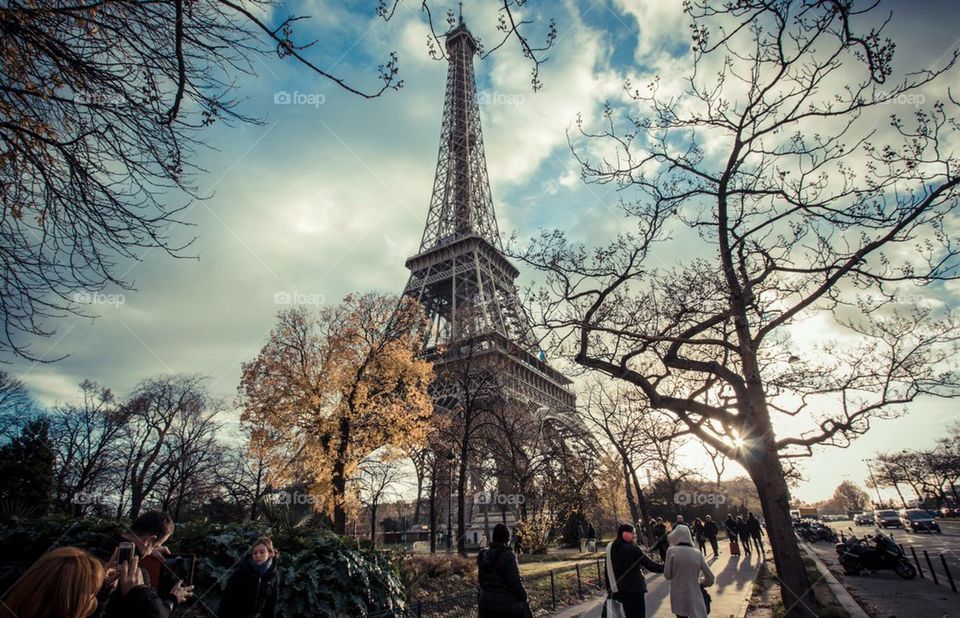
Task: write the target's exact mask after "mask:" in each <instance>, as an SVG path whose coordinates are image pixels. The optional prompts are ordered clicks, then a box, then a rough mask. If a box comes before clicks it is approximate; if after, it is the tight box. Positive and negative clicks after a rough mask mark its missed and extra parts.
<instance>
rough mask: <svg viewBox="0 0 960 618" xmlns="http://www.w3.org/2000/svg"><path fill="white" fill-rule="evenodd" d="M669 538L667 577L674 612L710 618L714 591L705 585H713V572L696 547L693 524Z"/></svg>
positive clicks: (682, 617)
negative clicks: (710, 590) (709, 590)
mask: <svg viewBox="0 0 960 618" xmlns="http://www.w3.org/2000/svg"><path fill="white" fill-rule="evenodd" d="M669 541H670V549H669V550H667V561H666V563H665V564H664V565H663V567H664V568H663V576H664V578H666V579H667V581H669V582H670V611H672V612H673V613H674V614H675V615H676V616H679V617H680V618H707V614H708V613H709V611H710V610H709V607H708V601H709V599H710V594H709V593H708V592H706V590H705V588H709V587H710V586H712V585H713V582H714V576H713V572H712V571H711V570H710V567H709V566H708V565H707V561H706V559H705V558H704V557H703V554H702V553H700V552H699V551H697V550H696V549H694V548H693V539H692V538H691V536H690V528H689V527H687V526H680V527H677V529H675V530H674V531H673V532H671V533H670V538H669Z"/></svg>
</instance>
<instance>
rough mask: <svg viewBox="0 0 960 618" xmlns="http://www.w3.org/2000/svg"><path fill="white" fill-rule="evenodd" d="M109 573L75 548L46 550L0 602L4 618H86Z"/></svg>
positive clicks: (93, 607)
mask: <svg viewBox="0 0 960 618" xmlns="http://www.w3.org/2000/svg"><path fill="white" fill-rule="evenodd" d="M106 577H107V573H106V570H105V569H104V567H103V563H101V562H100V561H99V560H97V559H96V558H95V557H93V555H91V554H90V553H88V552H85V551H83V550H82V549H77V548H76V547H58V548H57V549H53V550H50V551H48V552H47V553H45V554H44V555H43V556H41V557H40V559H39V560H37V561H36V562H34V563H33V565H31V566H30V568H29V569H27V572H26V573H24V574H23V576H22V577H21V578H20V579H18V580H17V582H16V583H15V584H14V585H13V587H12V588H10V590H9V591H8V592H7V594H6V596H5V597H4V598H3V602H2V603H0V616H2V617H3V618H87V616H90V615H92V614H93V613H94V612H95V611H96V610H97V594H98V593H99V592H100V589H101V588H102V587H103V585H104V582H105V580H106Z"/></svg>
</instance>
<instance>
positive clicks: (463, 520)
mask: <svg viewBox="0 0 960 618" xmlns="http://www.w3.org/2000/svg"><path fill="white" fill-rule="evenodd" d="M468 448H469V447H468V446H467V444H466V443H464V445H463V448H461V449H460V467H459V468H460V469H459V470H458V472H459V473H460V478H458V479H457V553H458V554H460V555H461V556H466V555H467V514H466V505H467V495H466V494H467V454H468V452H469V451H468ZM450 463H451V465H452V463H453V462H450Z"/></svg>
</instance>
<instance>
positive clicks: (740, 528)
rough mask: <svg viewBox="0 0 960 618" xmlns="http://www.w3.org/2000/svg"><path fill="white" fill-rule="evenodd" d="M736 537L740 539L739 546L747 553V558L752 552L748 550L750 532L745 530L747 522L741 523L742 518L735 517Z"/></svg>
mask: <svg viewBox="0 0 960 618" xmlns="http://www.w3.org/2000/svg"><path fill="white" fill-rule="evenodd" d="M737 535H738V536H739V537H740V545H742V546H743V551H745V552H747V555H748V556H749V555H750V554H751V553H752V552H751V549H750V530H748V529H747V522H745V521H743V517H741V516H740V515H737Z"/></svg>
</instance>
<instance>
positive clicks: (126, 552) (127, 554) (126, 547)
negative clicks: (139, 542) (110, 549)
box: [117, 541, 134, 565]
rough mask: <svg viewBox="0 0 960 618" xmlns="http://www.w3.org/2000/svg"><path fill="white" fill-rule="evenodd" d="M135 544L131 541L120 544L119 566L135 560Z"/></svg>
mask: <svg viewBox="0 0 960 618" xmlns="http://www.w3.org/2000/svg"><path fill="white" fill-rule="evenodd" d="M133 554H134V551H133V543H131V542H129V541H124V542H123V543H120V547H119V554H118V555H117V564H118V565H119V564H123V563H127V564H129V563H130V561H131V560H133Z"/></svg>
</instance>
